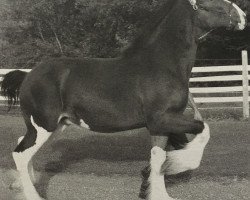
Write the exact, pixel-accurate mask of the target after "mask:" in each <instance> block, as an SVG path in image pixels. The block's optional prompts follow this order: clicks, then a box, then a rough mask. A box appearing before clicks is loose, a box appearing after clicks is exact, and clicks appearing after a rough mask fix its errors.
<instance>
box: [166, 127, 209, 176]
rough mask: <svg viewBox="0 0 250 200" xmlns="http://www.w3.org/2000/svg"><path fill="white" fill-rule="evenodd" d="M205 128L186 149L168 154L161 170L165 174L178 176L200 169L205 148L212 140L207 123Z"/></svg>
mask: <svg viewBox="0 0 250 200" xmlns="http://www.w3.org/2000/svg"><path fill="white" fill-rule="evenodd" d="M204 126H205V127H204V129H203V131H202V133H200V134H198V135H196V137H195V138H194V139H193V140H192V141H191V142H189V143H188V144H187V145H186V146H185V148H184V149H181V150H174V151H170V152H168V153H167V158H166V161H165V162H164V164H163V165H162V169H161V171H162V172H163V173H164V174H169V175H170V174H178V173H180V172H184V171H187V170H192V169H196V168H197V167H199V165H200V162H201V158H202V155H203V151H204V148H205V146H206V144H207V143H208V140H209V138H210V131H209V126H208V124H207V123H204Z"/></svg>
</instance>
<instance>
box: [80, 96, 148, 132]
mask: <svg viewBox="0 0 250 200" xmlns="http://www.w3.org/2000/svg"><path fill="white" fill-rule="evenodd" d="M75 113H77V116H78V118H79V119H80V120H81V119H82V120H83V121H84V123H85V124H86V125H88V126H89V128H90V129H91V130H92V131H97V132H118V131H124V130H129V129H135V128H140V127H143V126H145V123H144V120H143V117H142V113H141V112H140V110H139V109H138V108H137V107H135V106H134V105H133V104H128V103H127V104H126V103H119V102H115V103H114V102H112V103H111V102H107V101H105V100H100V99H98V100H97V102H94V101H93V100H92V101H90V102H88V103H82V106H80V107H78V108H77V109H76V110H75Z"/></svg>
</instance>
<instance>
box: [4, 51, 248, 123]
mask: <svg viewBox="0 0 250 200" xmlns="http://www.w3.org/2000/svg"><path fill="white" fill-rule="evenodd" d="M13 70H16V69H0V81H1V80H2V76H3V75H4V74H6V73H8V72H10V71H13ZM19 70H22V71H25V72H29V71H30V70H31V69H19ZM218 72H219V73H221V72H238V73H239V74H240V75H219V76H216V74H215V75H211V74H213V73H218ZM249 72H250V65H248V56H247V52H246V51H242V65H229V66H207V67H194V68H193V69H192V73H193V75H196V74H198V76H195V77H193V78H190V82H191V83H198V82H201V83H212V82H218V81H220V82H229V81H231V82H234V81H237V82H241V83H242V84H241V86H239V85H233V86H223V87H191V88H190V92H191V93H193V94H194V95H199V97H195V98H194V101H195V102H196V103H197V104H198V105H199V104H200V103H202V104H203V103H208V104H209V103H220V104H221V103H222V104H223V107H225V104H226V103H235V102H241V103H242V110H243V117H244V118H248V117H249V102H250V96H249V91H250V86H249V80H250V75H249ZM199 73H200V74H201V75H199ZM204 73H209V76H204ZM238 73H237V74H238ZM226 93H230V94H235V93H236V94H237V95H238V96H226V97H224V96H217V97H214V96H211V94H213V95H214V94H217V95H219V94H226ZM239 95H240V96H239ZM0 101H6V99H5V98H4V97H3V96H0Z"/></svg>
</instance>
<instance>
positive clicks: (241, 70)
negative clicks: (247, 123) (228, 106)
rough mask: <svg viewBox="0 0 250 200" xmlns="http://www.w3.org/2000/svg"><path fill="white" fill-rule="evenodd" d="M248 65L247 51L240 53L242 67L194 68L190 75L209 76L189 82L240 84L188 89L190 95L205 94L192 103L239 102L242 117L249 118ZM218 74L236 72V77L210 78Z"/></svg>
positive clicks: (249, 77) (249, 67) (249, 76)
mask: <svg viewBox="0 0 250 200" xmlns="http://www.w3.org/2000/svg"><path fill="white" fill-rule="evenodd" d="M249 71H250V65H248V55H247V51H242V65H229V66H206V67H194V68H193V70H192V73H193V74H195V73H205V72H209V73H210V75H209V76H207V77H195V78H191V79H190V82H191V83H192V82H210V83H211V82H218V81H220V82H228V81H230V82H232V81H240V82H242V84H241V85H240V86H239V85H237V86H232V85H231V84H230V86H226V87H198V88H190V92H191V93H192V94H199V95H200V96H202V94H206V95H204V96H203V97H196V98H194V101H195V102H196V103H223V104H225V103H233V102H241V103H242V108H243V117H244V118H248V117H249V101H250V97H249V91H250V86H249V80H250V75H249ZM213 72H214V73H215V74H216V73H218V72H238V73H237V74H238V75H222V76H216V75H214V76H211V74H212V73H213ZM209 93H210V94H212V93H213V94H226V93H239V94H240V95H239V96H231V97H228V96H225V97H209Z"/></svg>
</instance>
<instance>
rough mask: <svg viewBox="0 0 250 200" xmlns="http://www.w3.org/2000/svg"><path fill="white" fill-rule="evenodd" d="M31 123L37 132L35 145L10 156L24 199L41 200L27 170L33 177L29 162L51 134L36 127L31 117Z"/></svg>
mask: <svg viewBox="0 0 250 200" xmlns="http://www.w3.org/2000/svg"><path fill="white" fill-rule="evenodd" d="M31 123H32V125H33V126H34V127H35V129H36V130H37V138H36V142H35V145H34V146H32V147H30V148H28V149H26V150H25V151H23V152H20V153H18V152H13V153H12V156H13V158H14V161H15V163H16V167H17V170H18V172H19V173H20V180H21V183H22V186H23V192H24V195H25V197H26V199H27V200H41V199H42V198H41V197H40V196H39V194H38V193H37V191H36V189H35V187H34V185H33V183H32V181H31V178H30V175H29V170H30V173H32V174H33V176H34V171H33V166H32V163H30V160H31V159H32V157H33V156H34V155H35V153H36V152H37V151H38V150H39V149H40V147H41V146H42V145H43V144H44V143H45V142H46V141H47V140H48V138H49V137H50V135H51V133H49V132H47V131H46V130H45V129H43V128H42V127H39V126H37V124H36V123H35V122H34V120H33V117H32V116H31ZM33 178H34V177H33Z"/></svg>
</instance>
